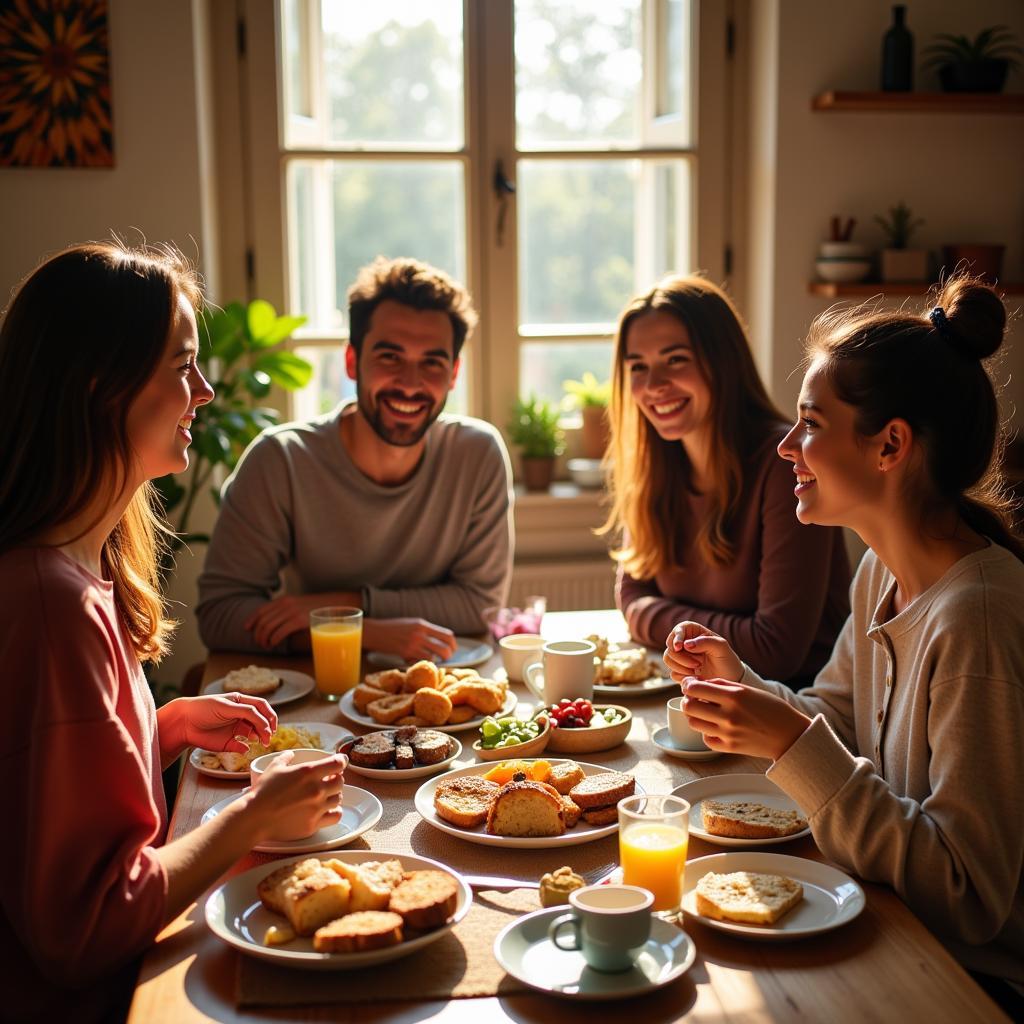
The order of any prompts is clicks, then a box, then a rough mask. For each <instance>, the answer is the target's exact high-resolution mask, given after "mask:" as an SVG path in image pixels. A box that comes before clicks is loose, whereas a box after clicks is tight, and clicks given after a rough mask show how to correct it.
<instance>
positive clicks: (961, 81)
mask: <svg viewBox="0 0 1024 1024" xmlns="http://www.w3.org/2000/svg"><path fill="white" fill-rule="evenodd" d="M935 38H936V39H938V40H940V41H939V42H937V43H932V45H931V46H928V47H926V48H925V50H924V53H925V54H926V55H928V59H927V60H926V61H925V62H924V67H926V68H930V69H934V70H936V71H938V74H939V84H940V85H941V86H942V90H943V92H1001V91H1002V88H1003V86H1004V85H1005V84H1006V76H1007V74H1008V73H1009V72H1010V71H1011V70H1014V69H1016V68H1018V67H1019V66H1020V61H1019V60H1018V59H1017V58H1018V57H1020V56H1022V55H1024V50H1021V48H1020V46H1019V45H1018V42H1017V37H1016V36H1015V35H1014V34H1013V33H1012V32H1011V31H1010V30H1009V29H1008V28H1007V27H1006V26H1005V25H992V26H991V27H990V28H986V29H982V31H981V32H979V33H978V34H977V36H975V37H974V39H973V40H971V39H969V38H968V37H967V36H954V35H950V34H949V33H946V32H943V33H940V34H939V35H937V36H936V37H935Z"/></svg>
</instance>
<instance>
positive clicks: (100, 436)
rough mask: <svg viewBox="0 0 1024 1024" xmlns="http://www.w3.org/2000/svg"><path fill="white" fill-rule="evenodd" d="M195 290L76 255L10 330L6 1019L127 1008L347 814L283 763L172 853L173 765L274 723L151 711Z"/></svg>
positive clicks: (100, 252) (215, 699) (0, 374)
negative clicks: (177, 957)
mask: <svg viewBox="0 0 1024 1024" xmlns="http://www.w3.org/2000/svg"><path fill="white" fill-rule="evenodd" d="M200 300H201V295H200V291H199V285H198V282H197V280H196V278H195V276H194V274H193V273H192V271H191V269H190V268H189V266H188V265H187V264H186V263H185V261H184V260H183V259H182V258H181V256H180V255H179V254H178V253H176V252H174V251H172V250H158V249H151V250H138V249H135V250H133V249H127V248H124V247H122V246H120V245H116V244H94V245H82V246H75V247H73V248H70V249H66V250H65V251H64V252H62V253H59V254H58V255H56V256H54V257H53V258H52V259H50V260H48V261H47V262H45V263H44V264H43V265H42V266H40V267H39V268H38V269H37V270H36V271H35V272H34V273H33V274H32V275H31V276H30V277H29V278H28V279H27V280H26V281H25V282H24V284H23V285H22V286H21V288H20V290H19V291H18V293H17V295H16V296H15V297H14V300H13V302H12V303H11V306H10V308H9V309H8V310H7V314H6V317H5V319H4V322H3V326H2V327H0V619H2V621H3V630H2V631H0V667H2V672H0V706H2V708H3V714H2V716H0V776H2V778H3V785H2V786H0V822H3V824H4V826H5V827H6V830H7V831H6V834H5V836H4V839H3V842H2V843H0V991H2V992H3V1009H2V1010H0V1018H2V1019H4V1020H17V1021H29V1020H40V1021H48V1022H49V1021H57V1020H75V1021H78V1022H85V1021H93V1020H100V1019H103V1020H107V1019H112V1015H113V1014H115V1013H116V1012H117V1010H118V1009H121V1010H122V1012H123V1009H124V1007H125V1003H124V999H125V993H128V994H130V992H131V985H132V982H133V980H134V973H135V972H134V970H133V960H134V959H135V958H137V957H138V956H139V955H140V954H141V953H142V952H143V950H144V949H145V948H146V947H147V946H148V945H149V944H150V943H151V942H152V941H153V940H154V939H155V938H156V935H157V933H158V932H159V931H160V929H161V928H163V926H164V925H165V924H167V923H168V922H169V921H170V920H172V919H173V918H174V917H176V916H177V915H178V914H179V913H180V912H181V911H182V910H184V909H185V908H186V907H187V906H188V905H189V903H191V902H192V901H193V900H195V899H197V898H198V897H199V896H200V894H201V893H202V892H203V891H204V890H205V889H207V888H208V887H209V886H210V885H212V884H213V883H214V882H215V881H216V880H217V878H219V877H220V876H221V875H222V874H223V873H224V872H225V871H226V870H227V869H228V868H229V867H231V865H232V864H233V863H234V862H235V861H237V860H238V859H239V858H240V857H242V856H244V855H245V854H247V853H248V852H249V851H250V850H251V849H252V847H253V846H254V845H255V844H257V843H260V842H262V841H264V840H265V839H269V838H276V839H290V838H295V837H298V836H304V835H309V833H310V832H311V831H313V829H315V828H317V827H319V826H320V825H322V824H332V823H334V822H336V821H338V820H339V819H340V811H339V809H338V805H339V803H340V795H341V791H342V770H343V767H344V761H345V759H344V757H343V755H336V756H335V755H326V754H325V755H324V757H323V759H321V760H319V761H315V762H310V763H307V764H301V765H282V766H281V767H280V768H276V767H275V768H274V769H272V770H271V771H269V772H268V773H267V777H266V779H264V780H263V781H261V783H260V785H259V786H258V787H256V788H254V789H252V790H250V791H249V792H247V793H245V794H244V795H242V796H241V797H240V798H239V799H238V800H236V801H235V802H234V803H232V804H231V806H230V807H229V808H227V809H226V810H225V811H224V813H222V814H219V815H218V816H217V817H216V818H214V819H213V820H212V821H209V822H207V823H206V824H204V825H200V826H199V827H198V828H196V829H195V830H194V831H192V832H190V833H189V834H188V835H185V836H182V837H180V838H179V839H176V840H174V841H173V842H170V843H166V845H165V839H166V833H167V808H166V806H165V801H164V792H163V786H162V783H161V777H160V773H161V769H162V768H164V767H166V766H167V765H169V764H170V763H171V762H172V761H174V760H175V759H176V758H178V757H179V756H180V755H181V754H182V753H183V752H184V751H185V750H186V749H188V748H189V747H191V746H199V747H205V748H208V749H212V750H234V751H243V750H245V749H247V747H246V745H245V743H243V742H241V741H240V740H239V739H238V737H239V736H241V737H242V738H243V739H245V738H250V737H257V738H259V739H260V740H262V741H263V742H268V741H269V739H270V735H271V733H272V731H273V729H274V728H275V727H276V725H277V718H276V716H275V714H274V711H273V709H272V708H271V707H270V705H269V704H267V703H266V701H264V700H261V699H260V698H258V697H247V696H244V695H242V694H237V693H234V694H230V693H229V694H223V695H218V696H204V697H191V698H183V699H180V700H174V701H171V702H170V703H168V704H165V705H164V706H163V707H161V708H160V709H159V710H157V709H156V708H155V707H154V704H153V698H152V696H151V694H150V691H149V687H148V686H147V683H146V680H145V677H144V676H143V673H142V666H141V663H142V662H143V661H147V660H148V661H157V660H158V659H159V658H160V656H161V655H162V654H163V653H165V650H166V647H167V638H168V634H169V632H170V629H171V627H172V626H173V625H174V624H173V623H172V622H170V621H169V620H168V619H167V616H166V610H165V608H164V603H163V600H162V598H161V595H160V586H159V576H158V557H157V556H158V551H159V544H158V541H159V538H160V537H161V534H162V533H163V532H166V527H164V526H162V524H161V521H160V520H159V518H158V516H157V513H156V511H155V507H154V504H153V492H152V485H151V484H150V483H149V481H150V480H152V479H153V478H155V477H159V476H163V475H164V474H165V473H177V472H181V471H183V470H184V469H186V468H187V467H188V446H189V443H190V442H191V439H192V438H191V434H190V433H189V427H190V426H191V424H192V421H193V420H194V419H195V417H196V412H197V410H198V409H199V408H200V407H201V406H202V405H204V404H205V403H206V402H209V401H210V399H211V398H212V397H213V391H212V390H211V388H210V385H209V384H207V382H206V381H205V380H204V379H203V375H202V373H201V372H200V370H199V367H198V365H197V362H196V358H197V355H198V348H199V338H198V333H197V330H196V316H195V310H196V308H197V306H198V305H199V302H200Z"/></svg>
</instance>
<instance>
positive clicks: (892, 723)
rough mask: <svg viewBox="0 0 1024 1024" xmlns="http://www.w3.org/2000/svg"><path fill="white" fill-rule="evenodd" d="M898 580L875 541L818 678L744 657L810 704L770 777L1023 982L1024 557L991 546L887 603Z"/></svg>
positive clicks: (933, 920)
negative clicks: (894, 604) (798, 678)
mask: <svg viewBox="0 0 1024 1024" xmlns="http://www.w3.org/2000/svg"><path fill="white" fill-rule="evenodd" d="M894 588H895V580H894V578H893V576H892V574H891V573H890V572H889V571H888V569H886V568H885V566H884V565H883V564H882V563H881V562H880V561H879V560H878V558H877V557H876V556H875V555H874V553H873V552H871V551H868V553H867V555H865V557H864V560H863V562H862V563H861V566H860V568H859V569H858V571H857V575H856V578H855V579H854V581H853V585H852V588H851V605H852V612H851V614H850V618H849V619H848V620H847V622H846V625H845V627H844V628H843V631H842V634H841V635H840V637H839V640H838V641H837V643H836V648H835V651H834V652H833V655H832V658H831V660H830V661H829V663H828V664H827V665H826V666H825V667H824V668H823V669H822V670H821V672H820V673H819V675H818V677H817V679H816V680H815V683H814V686H813V687H810V688H808V689H806V690H803V691H801V692H800V693H799V694H794V693H793V692H792V691H791V690H789V689H788V688H787V687H785V686H782V685H781V684H779V683H774V682H766V681H765V680H763V679H761V678H760V677H759V676H757V674H756V673H754V672H753V671H752V670H751V669H749V668H747V669H746V670H745V672H744V675H743V676H742V679H741V681H742V682H743V683H746V684H748V685H752V686H759V687H761V688H763V689H765V690H769V691H771V692H772V693H775V694H777V695H778V696H780V697H782V698H783V699H784V700H786V701H788V702H789V703H790V704H792V705H794V706H795V707H797V708H799V709H800V710H801V711H803V712H804V713H805V714H808V715H811V716H813V717H814V720H813V722H812V724H811V726H810V727H809V728H808V729H807V730H806V732H804V734H803V735H802V736H801V737H800V739H798V740H797V741H796V742H795V743H794V744H793V745H792V746H791V747H790V748H789V750H787V751H786V753H785V754H784V755H783V756H782V757H781V758H779V759H778V760H777V761H776V762H775V763H774V764H773V765H772V766H771V768H770V769H769V770H768V777H769V778H770V779H771V780H772V781H773V782H775V783H776V784H777V785H778V786H779V787H781V788H782V789H783V790H784V791H785V792H786V793H788V794H789V796H790V797H792V798H793V799H794V800H795V801H796V802H797V803H798V804H799V806H800V807H801V809H802V810H803V811H804V813H805V814H806V815H807V817H808V820H809V821H810V824H811V830H812V832H813V834H814V838H815V841H816V842H817V844H818V846H819V848H820V849H821V851H822V852H823V853H824V854H825V856H827V857H829V858H830V859H832V860H833V861H835V862H836V863H838V864H840V865H842V866H843V867H845V868H847V869H849V870H850V871H853V872H855V873H856V874H857V875H859V876H860V877H862V878H865V879H867V880H869V881H873V882H882V883H885V884H888V885H891V886H892V887H893V888H894V889H895V890H896V892H897V893H898V894H899V895H900V897H901V898H902V899H903V900H904V901H905V902H906V903H907V905H908V906H909V907H910V908H911V909H912V910H913V911H914V912H915V913H916V914H917V915H918V916H919V917H920V918H921V919H922V920H923V921H924V922H925V924H927V925H928V927H929V928H931V929H932V931H933V932H935V934H936V935H938V936H939V937H940V938H941V939H942V940H943V942H944V943H945V944H946V945H947V946H948V947H949V949H950V951H951V952H952V953H953V954H954V955H955V956H956V957H957V958H958V959H959V960H960V961H961V962H962V963H963V964H965V965H966V966H967V967H969V968H971V969H972V970H979V971H983V972H986V973H989V974H994V975H998V976H1002V977H1005V978H1012V979H1013V980H1015V981H1018V982H1020V981H1024V882H1022V879H1024V564H1022V563H1021V562H1019V561H1018V560H1017V559H1016V558H1015V557H1014V556H1013V555H1012V554H1011V553H1010V552H1008V551H1007V550H1006V549H1005V548H1001V547H998V546H997V545H994V544H993V545H991V546H990V547H988V548H986V549H985V550H983V551H979V552H976V553H975V554H972V555H968V556H967V557H966V558H963V559H961V560H960V561H959V562H957V563H956V565H954V566H953V567H952V568H951V569H950V570H949V571H948V572H947V573H946V574H945V575H944V576H943V577H942V579H940V580H939V581H938V582H937V583H935V584H934V585H933V586H931V587H929V588H928V590H926V591H925V592H924V593H923V594H921V595H920V596H919V597H918V598H916V599H915V600H914V601H913V602H912V603H911V604H910V605H909V606H908V607H907V608H905V609H904V610H903V611H901V612H900V613H899V614H898V615H894V616H892V617H888V616H889V609H890V608H891V601H892V594H893V590H894ZM851 751H852V753H851Z"/></svg>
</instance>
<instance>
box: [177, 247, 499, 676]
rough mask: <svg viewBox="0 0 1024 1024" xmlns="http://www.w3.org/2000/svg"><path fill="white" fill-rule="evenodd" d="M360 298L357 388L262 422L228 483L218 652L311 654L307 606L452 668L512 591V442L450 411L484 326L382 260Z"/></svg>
mask: <svg viewBox="0 0 1024 1024" xmlns="http://www.w3.org/2000/svg"><path fill="white" fill-rule="evenodd" d="M348 301H349V322H350V340H349V344H348V347H347V348H346V350H345V367H346V371H347V373H348V375H349V377H350V378H352V379H353V380H354V381H355V382H356V398H355V399H354V400H349V401H347V402H343V403H342V404H341V405H340V406H338V407H337V408H336V409H335V410H334V411H333V412H330V413H328V414H326V415H324V416H320V417H318V418H317V419H314V420H310V421H306V422H300V423H288V424H284V425H282V426H279V427H274V428H272V429H270V430H267V431H264V432H263V433H262V434H261V435H260V436H259V437H258V438H257V439H256V440H255V441H254V442H253V443H252V444H251V445H250V446H249V448H248V449H247V450H246V452H245V454H244V455H243V456H242V458H241V460H240V461H239V463H238V466H237V468H236V469H235V471H234V473H232V475H231V476H230V477H229V478H228V480H227V481H226V482H225V484H224V488H223V491H222V496H221V508H220V514H219V517H218V519H217V524H216V527H215V529H214V532H213V537H212V538H211V541H210V547H209V551H208V554H207V557H206V566H205V569H204V571H203V573H202V575H201V577H200V579H199V597H200V601H199V605H198V607H197V615H198V618H199V628H200V632H201V634H202V637H203V640H204V642H205V643H206V645H207V646H208V647H210V648H211V649H219V650H223V649H230V650H243V651H274V652H287V651H299V650H309V613H310V611H311V610H312V609H314V608H320V607H324V606H329V605H348V606H352V607H357V608H361V609H362V610H363V616H364V622H363V646H364V648H366V649H368V650H374V651H384V652H388V653H393V654H397V655H399V656H400V657H402V658H403V659H405V660H406V661H416V660H418V659H420V658H430V659H432V660H435V661H441V660H444V659H446V658H447V657H449V656H450V655H451V654H452V653H454V651H455V647H456V643H455V635H456V634H457V633H471V634H472V633H480V632H482V631H483V630H484V629H485V628H486V627H485V624H484V621H483V619H482V616H481V611H482V610H483V609H484V608H485V607H487V606H488V605H501V604H503V603H504V601H505V597H506V593H507V590H508V583H509V577H510V574H511V563H512V512H511V509H512V474H511V467H510V464H509V458H508V453H507V451H506V449H505V445H504V443H503V441H502V439H501V435H500V434H499V433H498V431H497V430H496V429H495V428H494V427H493V426H491V425H490V424H489V423H485V422H483V421H481V420H476V419H471V418H469V417H466V416H453V415H441V413H442V410H443V409H444V405H445V401H446V400H447V397H448V393H449V392H450V391H451V389H452V388H453V387H454V385H455V380H456V377H457V374H458V371H459V354H460V352H461V350H462V345H463V343H464V342H465V340H466V337H467V335H468V334H469V332H470V331H471V330H472V328H473V327H474V325H475V323H476V313H475V312H474V310H473V307H472V304H471V302H470V298H469V295H468V294H467V293H466V291H465V289H464V288H462V287H461V286H460V285H459V284H457V283H456V282H455V281H453V280H452V279H451V278H449V277H448V276H447V275H446V274H444V273H443V272H442V271H440V270H437V269H436V268H434V267H431V266H428V265H427V264H424V263H420V262H418V261H416V260H411V259H396V260H385V259H383V258H382V257H378V258H377V259H376V260H375V261H374V262H373V263H371V264H370V265H369V266H367V267H364V268H363V269H362V270H361V271H360V272H359V275H358V277H357V279H356V282H355V284H354V285H353V286H352V287H351V288H350V289H349V293H348ZM282 580H287V584H288V585H287V587H286V589H287V591H288V593H283V594H281V593H279V592H280V591H281V589H282ZM275 594H277V595H278V596H274V595H275Z"/></svg>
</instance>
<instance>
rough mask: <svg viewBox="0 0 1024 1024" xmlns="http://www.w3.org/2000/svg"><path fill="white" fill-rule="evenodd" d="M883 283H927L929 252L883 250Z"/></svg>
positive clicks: (918, 250) (923, 250) (924, 250)
mask: <svg viewBox="0 0 1024 1024" xmlns="http://www.w3.org/2000/svg"><path fill="white" fill-rule="evenodd" d="M882 280H883V281H927V280H928V251H927V250H926V249H883V250H882Z"/></svg>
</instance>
